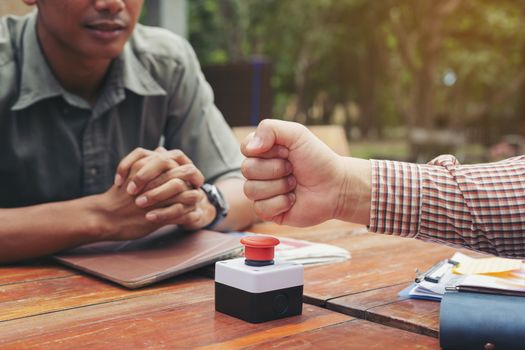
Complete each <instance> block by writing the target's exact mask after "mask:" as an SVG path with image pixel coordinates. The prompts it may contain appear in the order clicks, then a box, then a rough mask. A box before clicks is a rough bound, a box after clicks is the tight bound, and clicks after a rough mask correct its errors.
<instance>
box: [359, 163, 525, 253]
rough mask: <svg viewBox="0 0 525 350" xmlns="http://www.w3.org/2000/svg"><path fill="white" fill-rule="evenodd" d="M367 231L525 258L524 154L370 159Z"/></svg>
mask: <svg viewBox="0 0 525 350" xmlns="http://www.w3.org/2000/svg"><path fill="white" fill-rule="evenodd" d="M369 229H370V231H372V232H378V233H388V234H394V235H399V236H404V237H414V238H419V239H422V240H428V241H438V242H441V243H445V244H451V245H460V246H463V247H466V248H470V249H475V250H480V251H485V252H488V253H492V254H495V255H502V256H508V257H520V258H525V155H524V156H519V157H515V158H510V159H507V160H503V161H500V162H496V163H486V164H474V165H460V164H459V162H458V161H457V159H456V158H454V157H453V156H450V155H443V156H439V157H437V158H435V159H434V160H432V161H431V162H430V163H428V164H412V163H404V162H395V161H383V160H372V201H371V212H370V226H369Z"/></svg>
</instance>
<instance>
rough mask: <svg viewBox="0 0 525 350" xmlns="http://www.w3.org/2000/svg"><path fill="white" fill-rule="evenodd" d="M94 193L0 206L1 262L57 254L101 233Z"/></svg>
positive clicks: (88, 240) (91, 240)
mask: <svg viewBox="0 0 525 350" xmlns="http://www.w3.org/2000/svg"><path fill="white" fill-rule="evenodd" d="M96 203H97V196H89V197H84V198H81V199H76V200H71V201H65V202H56V203H48V204H41V205H35V206H30V207H24V208H14V209H0V222H2V225H1V226H0V263H6V262H13V261H19V260H23V259H27V258H34V257H38V256H43V255H48V254H52V253H56V252H58V251H60V250H63V249H65V248H69V247H73V246H78V245H81V244H85V243H90V242H94V241H96V240H98V239H99V236H100V234H101V222H100V221H99V220H98V215H97V209H96Z"/></svg>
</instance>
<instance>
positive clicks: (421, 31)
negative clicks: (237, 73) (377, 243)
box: [188, 0, 525, 145]
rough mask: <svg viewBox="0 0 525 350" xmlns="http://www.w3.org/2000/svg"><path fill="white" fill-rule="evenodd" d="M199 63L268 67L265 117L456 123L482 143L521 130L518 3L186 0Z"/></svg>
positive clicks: (522, 45) (524, 15)
mask: <svg viewBox="0 0 525 350" xmlns="http://www.w3.org/2000/svg"><path fill="white" fill-rule="evenodd" d="M188 5H189V10H190V21H189V31H190V41H191V42H192V44H193V46H194V47H195V49H196V51H197V54H198V56H199V58H200V59H201V62H202V63H203V64H207V63H225V62H232V61H239V60H249V59H250V58H252V57H254V56H263V57H266V58H268V59H270V60H271V61H272V62H273V67H274V70H273V81H272V84H273V91H274V117H280V118H284V119H291V120H297V121H300V122H303V123H309V124H318V123H339V124H343V125H345V126H346V128H347V130H348V132H349V135H352V136H357V135H362V136H363V135H364V136H368V137H369V138H372V137H374V136H383V135H385V134H388V131H389V129H390V128H394V127H398V126H403V127H404V128H405V130H407V134H409V131H410V130H412V129H414V128H427V129H432V128H439V127H444V128H449V129H454V130H462V131H463V132H464V133H466V135H467V137H468V139H469V140H470V141H475V142H481V143H483V144H486V145H488V144H491V143H493V142H495V141H497V140H498V139H499V138H500V136H501V135H503V134H508V133H523V132H524V131H525V122H524V121H525V104H524V103H523V102H522V101H523V100H524V97H525V1H518V0H499V1H492V0H439V1H434V0H381V1H370V0H191V1H188Z"/></svg>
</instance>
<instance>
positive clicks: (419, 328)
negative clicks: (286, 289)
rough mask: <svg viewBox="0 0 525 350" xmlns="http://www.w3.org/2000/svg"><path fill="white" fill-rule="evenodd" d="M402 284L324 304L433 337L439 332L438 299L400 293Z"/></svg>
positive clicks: (336, 309) (359, 316) (333, 308)
mask: <svg viewBox="0 0 525 350" xmlns="http://www.w3.org/2000/svg"><path fill="white" fill-rule="evenodd" d="M405 287H406V286H405V285H397V286H391V287H386V288H380V289H376V290H371V291H367V292H363V293H359V294H354V295H348V296H345V297H342V298H335V299H332V300H329V301H328V303H327V308H328V309H330V310H334V311H337V312H342V313H345V314H348V315H351V316H354V317H358V318H362V319H366V320H368V321H372V322H377V323H381V324H384V325H387V326H390V327H395V328H399V329H403V330H407V331H411V332H415V333H419V334H424V335H428V336H432V337H437V336H438V329H439V303H438V302H436V301H429V300H415V299H407V298H404V297H399V296H398V295H397V294H398V293H399V291H401V290H402V289H403V288H405Z"/></svg>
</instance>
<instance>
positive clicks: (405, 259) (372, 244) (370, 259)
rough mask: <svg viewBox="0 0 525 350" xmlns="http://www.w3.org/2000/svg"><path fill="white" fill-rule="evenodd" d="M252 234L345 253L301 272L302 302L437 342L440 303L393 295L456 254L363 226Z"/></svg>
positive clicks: (261, 228)
mask: <svg viewBox="0 0 525 350" xmlns="http://www.w3.org/2000/svg"><path fill="white" fill-rule="evenodd" d="M251 231H253V232H258V233H267V234H274V235H276V236H284V237H292V238H297V239H306V240H309V241H315V242H321V243H329V244H334V245H337V246H340V247H344V248H346V249H348V250H349V251H350V252H351V254H352V257H351V259H350V260H348V261H345V262H342V263H336V264H330V265H321V266H317V267H310V268H307V269H306V271H305V288H304V294H305V300H306V301H307V302H309V303H311V304H314V305H318V306H322V307H326V308H328V309H331V310H334V311H338V312H342V313H345V314H347V315H350V316H354V317H358V318H361V319H366V320H369V321H373V322H377V323H380V324H384V325H387V326H390V327H396V328H400V329H404V330H408V331H411V332H416V333H420V334H424V335H429V336H432V337H436V338H437V337H438V328H439V303H438V302H434V301H426V300H414V299H406V298H401V297H399V296H398V293H399V292H400V291H401V290H402V289H404V288H405V287H407V286H408V285H409V284H410V283H411V282H413V281H414V277H415V269H416V268H419V270H420V271H426V270H427V269H428V268H430V267H431V266H433V265H434V264H435V263H437V262H438V261H440V260H442V259H446V258H450V257H451V256H452V255H453V254H454V252H456V251H461V252H463V253H466V254H468V255H471V256H480V255H481V254H479V253H473V252H470V251H466V250H465V249H457V248H453V247H449V246H445V245H441V244H437V243H429V242H423V241H420V240H416V239H407V238H402V237H397V236H390V235H383V234H374V233H369V232H367V230H366V228H365V227H364V226H360V225H355V224H349V223H345V222H341V221H336V220H333V221H329V222H326V223H324V224H322V225H318V226H315V227H310V228H293V227H286V226H278V225H274V224H270V223H264V224H259V225H255V226H254V227H253V228H252V229H251Z"/></svg>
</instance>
